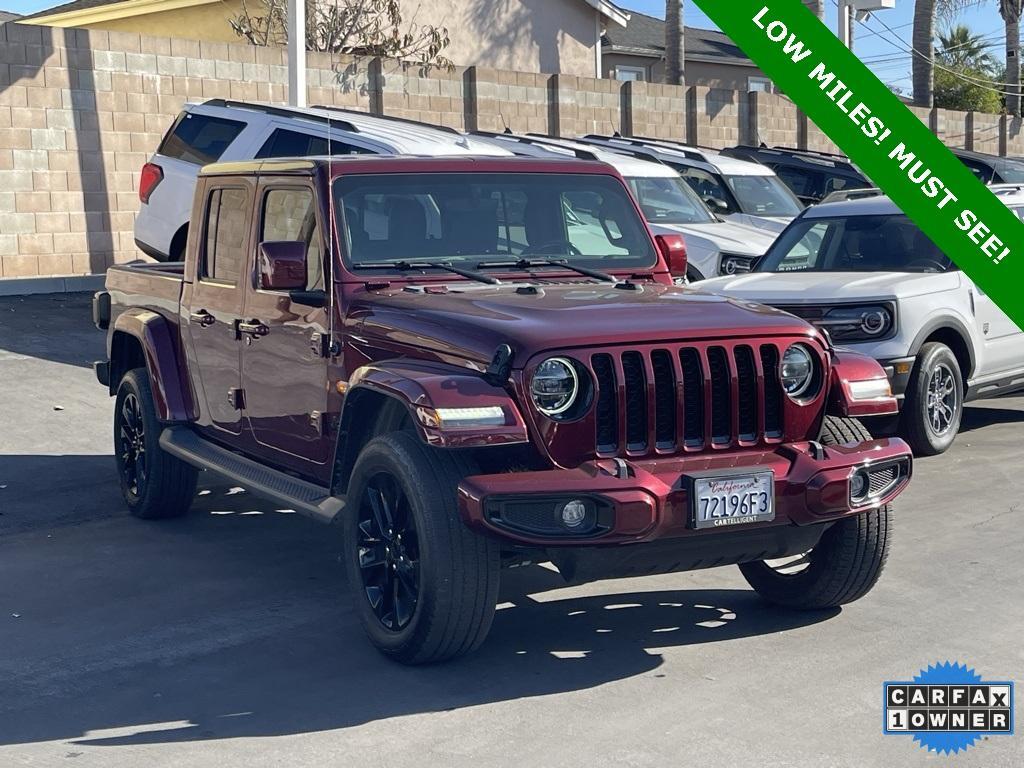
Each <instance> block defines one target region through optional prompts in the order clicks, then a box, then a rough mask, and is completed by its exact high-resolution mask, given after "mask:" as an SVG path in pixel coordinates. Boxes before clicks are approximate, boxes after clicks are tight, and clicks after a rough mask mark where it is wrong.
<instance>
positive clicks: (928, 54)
mask: <svg viewBox="0 0 1024 768" xmlns="http://www.w3.org/2000/svg"><path fill="white" fill-rule="evenodd" d="M999 1H1000V3H1007V2H1016V3H1017V5H1018V7H1019V6H1020V3H1021V2H1022V1H1024V0H999ZM979 2H980V0H915V2H914V33H913V37H912V38H911V40H912V42H911V46H912V47H913V53H912V54H911V70H912V76H913V82H914V104H916V105H917V106H919V107H932V106H934V97H933V91H934V88H935V76H934V72H935V44H934V40H935V17H936V15H940V16H943V17H950V16H952V15H953V14H955V13H956V12H957V11H960V10H963V9H964V8H966V7H968V6H971V5H978V3H979ZM1018 18H1019V14H1018Z"/></svg>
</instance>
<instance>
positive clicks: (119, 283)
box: [106, 261, 185, 325]
mask: <svg viewBox="0 0 1024 768" xmlns="http://www.w3.org/2000/svg"><path fill="white" fill-rule="evenodd" d="M184 276H185V262H183V261H168V262H164V263H161V264H148V263H147V264H142V263H139V264H119V265H116V266H113V267H111V268H110V269H108V270H107V282H106V289H107V291H108V292H109V293H110V303H111V309H112V316H113V317H114V318H116V317H117V315H118V314H119V313H121V312H123V311H124V310H126V309H130V308H144V309H150V310H152V311H154V312H158V313H159V314H161V315H163V316H164V317H166V318H167V319H168V320H169V321H171V322H172V323H173V324H175V325H177V319H178V302H179V300H180V299H181V286H182V280H183V278H184Z"/></svg>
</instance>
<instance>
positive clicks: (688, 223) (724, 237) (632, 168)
mask: <svg viewBox="0 0 1024 768" xmlns="http://www.w3.org/2000/svg"><path fill="white" fill-rule="evenodd" d="M472 136H474V137H477V138H479V139H481V140H484V141H490V142H492V143H493V144H494V146H496V147H504V148H507V149H509V150H511V151H512V152H514V153H515V154H518V155H529V156H533V157H551V156H552V155H556V156H566V155H568V156H574V157H577V158H580V159H585V160H598V161H600V162H603V163H607V164H608V165H610V166H612V167H613V168H614V169H615V170H617V171H618V172H619V173H621V174H622V176H623V177H624V178H625V179H626V183H627V184H628V185H629V188H630V190H631V191H632V192H633V195H634V196H635V197H636V200H637V202H638V203H639V204H640V209H641V210H642V211H643V214H644V217H645V218H646V219H647V223H648V224H650V225H651V227H652V228H653V229H654V230H655V232H656V233H661V234H666V233H667V234H679V233H681V234H682V235H683V236H684V237H685V238H686V251H687V256H688V260H689V266H688V268H687V275H686V276H687V278H688V279H689V280H690V281H691V282H694V281H697V280H703V279H705V278H707V277H714V276H715V275H720V274H727V275H731V274H734V273H736V272H745V271H747V270H748V269H750V265H751V264H752V263H753V262H754V261H756V260H757V259H758V258H760V257H761V256H762V255H763V254H764V253H765V251H767V250H768V247H769V246H770V245H771V244H772V242H773V241H774V240H775V235H774V234H772V233H769V232H765V231H763V230H760V229H755V228H753V227H748V226H744V225H743V224H736V223H734V222H731V221H724V220H723V219H721V218H719V217H718V216H716V215H715V214H713V213H712V212H711V211H709V210H708V207H707V206H706V205H705V204H704V202H703V201H702V200H701V199H700V198H699V197H698V196H697V193H696V192H694V191H693V189H692V188H691V187H690V186H689V185H687V184H686V183H685V182H684V181H683V180H682V179H681V178H680V177H679V174H678V173H676V171H675V170H673V169H672V168H671V167H669V166H668V165H665V164H664V163H660V162H657V161H656V160H653V159H650V158H648V159H643V158H642V157H636V156H634V155H631V154H623V153H620V152H612V151H608V150H602V149H601V148H600V147H596V146H591V145H587V144H583V143H582V142H579V141H573V140H569V139H556V138H552V137H548V136H537V135H534V134H525V135H523V134H514V133H488V132H485V131H477V132H475V133H473V134H472Z"/></svg>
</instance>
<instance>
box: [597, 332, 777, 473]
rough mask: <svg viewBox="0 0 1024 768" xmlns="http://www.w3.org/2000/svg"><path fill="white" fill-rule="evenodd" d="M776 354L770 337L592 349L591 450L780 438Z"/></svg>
mask: <svg viewBox="0 0 1024 768" xmlns="http://www.w3.org/2000/svg"><path fill="white" fill-rule="evenodd" d="M779 356H780V348H779V346H777V345H776V344H772V343H751V344H744V343H735V344H728V345H725V344H708V345H706V346H669V347H663V348H654V349H647V350H644V351H639V350H624V351H615V352H598V353H596V354H593V355H591V357H590V365H591V369H592V371H593V373H594V380H595V382H596V385H597V392H596V403H595V408H594V416H595V419H594V425H595V435H594V437H595V444H596V448H597V452H598V453H599V454H602V455H606V456H616V455H630V456H637V455H644V454H654V453H658V454H665V453H674V452H678V451H693V450H700V449H703V448H707V447H714V448H722V447H727V446H737V445H740V446H741V445H754V444H757V443H759V442H762V441H764V440H769V441H770V440H772V439H779V438H781V437H782V434H783V426H784V425H783V413H784V408H783V392H782V386H781V383H780V381H779V374H778V366H779Z"/></svg>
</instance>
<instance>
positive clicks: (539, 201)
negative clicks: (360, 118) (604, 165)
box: [334, 173, 657, 270]
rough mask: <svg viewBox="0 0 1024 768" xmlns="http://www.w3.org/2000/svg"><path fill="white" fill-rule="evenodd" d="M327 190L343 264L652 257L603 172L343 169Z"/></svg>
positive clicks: (599, 265)
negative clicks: (362, 172)
mask: <svg viewBox="0 0 1024 768" xmlns="http://www.w3.org/2000/svg"><path fill="white" fill-rule="evenodd" d="M334 199H335V210H336V215H337V216H338V219H339V220H340V221H341V222H342V223H341V225H340V226H339V231H340V232H341V233H342V236H343V241H344V245H345V248H344V250H345V255H346V258H347V259H348V264H349V266H350V267H352V266H353V265H360V266H366V267H370V268H372V267H373V265H374V264H383V263H385V262H392V261H400V260H407V261H416V262H422V261H424V260H428V261H443V262H450V263H451V264H455V265H458V266H462V267H469V268H474V267H476V266H477V265H480V264H483V263H485V262H495V261H498V262H500V261H505V262H507V261H508V260H509V258H510V257H515V258H516V259H519V258H528V257H530V256H544V257H547V258H549V259H566V260H567V261H568V262H569V263H571V264H574V265H578V266H581V267H591V268H595V269H601V270H614V269H648V268H651V267H653V266H654V265H655V263H656V262H657V255H656V254H655V251H654V247H653V244H652V243H651V239H650V236H649V235H648V233H647V229H646V228H645V227H644V225H643V222H642V221H641V220H640V217H639V216H638V215H637V212H636V207H635V206H634V204H633V201H632V200H631V199H630V197H629V193H628V192H627V191H626V188H625V187H623V185H622V184H621V183H620V182H619V181H618V180H617V179H615V178H614V177H611V176H601V175H595V174H551V173H543V174H542V173H429V174H379V175H373V176H347V177H342V178H339V179H338V180H337V181H335V183H334ZM355 268H359V267H358V266H357V267H355Z"/></svg>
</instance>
